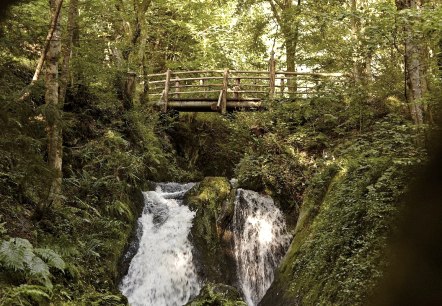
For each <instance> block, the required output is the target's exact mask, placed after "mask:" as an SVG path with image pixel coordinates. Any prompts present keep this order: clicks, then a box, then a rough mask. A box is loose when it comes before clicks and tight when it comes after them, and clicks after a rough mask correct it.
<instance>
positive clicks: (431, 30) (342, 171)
mask: <svg viewBox="0 0 442 306" xmlns="http://www.w3.org/2000/svg"><path fill="white" fill-rule="evenodd" d="M14 2H15V4H14V5H13V6H11V7H9V8H8V10H7V11H5V12H3V11H0V14H1V18H3V19H2V20H1V21H0V157H1V158H0V305H36V304H41V305H45V304H46V305H47V304H49V303H53V304H57V305H58V304H65V305H80V304H85V305H125V304H126V300H125V298H124V297H123V296H122V295H121V294H120V293H119V291H118V282H119V280H120V277H121V273H124V265H122V264H121V259H122V257H123V255H124V253H125V250H126V248H127V246H128V242H129V241H130V239H131V236H132V235H133V232H134V227H135V223H136V219H137V217H138V215H139V213H140V211H141V209H142V199H140V190H142V189H145V188H148V185H149V182H150V181H166V180H176V181H191V180H192V181H196V180H202V179H203V177H205V176H225V177H228V178H232V177H236V178H237V179H238V184H239V186H241V187H244V188H249V189H253V190H257V191H260V192H265V193H267V194H270V195H272V197H273V198H275V199H276V200H277V201H278V203H279V204H280V205H281V207H282V208H283V209H284V211H285V212H286V214H287V217H288V218H289V219H290V220H291V221H292V222H291V223H292V225H293V228H294V231H295V237H294V241H293V243H292V246H291V248H290V251H289V255H288V256H287V258H286V259H285V261H284V262H283V265H282V267H281V269H280V270H279V271H278V275H277V280H276V283H275V284H274V286H273V287H272V288H271V290H270V291H269V294H268V296H267V297H266V298H265V299H264V302H266V301H267V302H268V301H270V302H268V303H270V304H269V305H274V303H276V301H280V302H281V303H283V302H284V303H288V304H292V305H295V304H299V305H312V304H323V305H330V304H335V305H355V304H361V303H363V302H364V301H365V300H366V298H367V297H368V296H369V295H370V294H371V292H372V290H373V288H374V286H375V285H376V284H377V283H378V281H379V279H380V278H381V277H382V276H383V272H384V269H385V267H386V266H387V265H388V261H387V259H386V255H385V252H386V246H387V244H388V237H390V235H391V233H392V232H393V231H394V230H395V224H396V220H397V216H398V214H399V213H400V211H401V210H402V204H401V203H402V196H403V194H404V193H405V192H406V190H407V186H408V183H409V181H410V177H412V176H413V173H415V169H416V168H417V167H420V166H421V165H423V164H424V163H425V162H426V153H425V152H426V148H427V147H428V146H429V145H430V142H429V141H428V135H429V131H430V130H432V129H434V128H435V127H436V125H437V123H438V122H440V118H439V117H438V113H439V102H440V97H441V95H442V82H441V76H442V21H441V20H442V6H441V5H440V3H439V2H438V1H434V0H427V1H415V2H414V1H405V0H404V1H402V0H397V1H391V0H376V1H360V0H348V1H343V0H331V1H328V2H327V3H323V2H320V1H319V2H318V1H309V0H302V1H301V0H300V1H286V0H281V1H275V0H266V1H254V0H247V1H245V0H229V1H221V2H219V1H218V2H214V1H209V0H201V1H190V0H185V1H178V0H160V1H148V0H144V1H141V0H140V1H138V0H137V1H128V0H112V1H78V0H70V1H64V2H63V1H60V0H51V1H50V5H48V1H43V0H34V1H14ZM2 6H3V4H2ZM58 9H60V12H61V14H60V15H57V11H58ZM48 31H49V34H51V33H52V35H49V36H48ZM47 36H48V37H49V40H48V41H45V37H47ZM45 46H47V48H45ZM270 51H275V52H276V57H277V60H278V66H279V67H278V69H281V70H284V69H288V70H295V69H298V70H310V71H325V72H341V73H345V75H346V78H345V81H344V82H339V83H333V82H331V83H330V84H327V89H328V90H327V93H326V94H321V95H316V96H311V97H309V98H307V99H295V98H288V97H287V96H286V97H282V98H278V99H275V100H272V101H267V105H268V110H267V111H262V112H250V113H239V112H238V113H233V114H228V115H226V116H221V115H220V114H173V113H172V114H171V113H169V114H162V113H160V112H158V111H157V110H156V109H154V108H153V107H152V103H150V102H149V99H148V95H147V93H148V89H149V88H148V86H147V74H148V73H157V72H163V71H165V70H166V69H168V68H169V69H173V70H184V69H189V70H192V69H211V68H216V69H220V68H224V67H230V68H235V69H251V70H256V69H260V70H263V69H267V63H266V61H267V59H268V57H269V55H270ZM42 55H43V56H42ZM41 60H43V62H42V61H41ZM39 63H40V64H43V66H42V68H43V69H42V70H41V71H40V72H38V70H39V69H36V67H39V65H38V64H39ZM36 70H37V71H36ZM36 72H37V73H36ZM128 72H129V73H128ZM133 72H135V74H136V75H138V76H139V77H138V80H139V82H136V85H135V86H131V84H130V81H131V79H130V76H131V75H133ZM34 74H35V75H36V76H37V77H36V78H35V79H34V80H33V81H32V79H33V75H34ZM132 85H133V84H132ZM288 85H289V86H295V85H294V84H288ZM212 183H213V182H212ZM214 184H216V185H217V186H215V187H214V189H213V190H215V191H216V190H217V189H220V188H221V189H222V188H224V187H225V186H224V185H225V184H227V181H226V180H222V179H221V181H220V183H216V180H215V181H214ZM227 185H228V184H227ZM227 185H226V186H227ZM207 188H208V190H211V188H212V187H210V186H209V187H207ZM226 188H227V187H226ZM228 188H229V190H230V187H228ZM222 191H223V196H225V195H224V193H226V192H228V190H227V189H225V188H224V189H223V190H222ZM194 200H195V201H196V202H197V203H198V204H199V205H203V204H204V199H203V198H199V199H194ZM201 203H202V204H201ZM212 204H213V203H209V204H208V206H210V208H211V209H212V211H213V208H214V207H212V206H213V205H212ZM195 205H196V204H195ZM216 209H219V208H215V212H216ZM213 219H214V218H213V216H212V215H208V219H207V220H206V221H207V222H210V220H212V221H213ZM203 225H204V226H206V227H207V228H210V227H213V226H214V224H211V225H210V224H203ZM295 228H296V229H295ZM214 281H218V280H214ZM227 289H228V290H227ZM230 289H231V288H225V287H223V286H222V285H219V284H217V285H209V286H207V287H206V288H205V290H204V292H203V294H202V297H201V301H195V305H206V304H207V303H210V302H213V303H218V304H220V305H223V303H224V304H226V303H227V304H226V305H240V304H241V302H239V299H238V297H237V296H233V297H232V298H230V297H226V296H225V293H224V291H226V290H227V291H229V290H230ZM227 291H226V292H227ZM232 299H233V300H232ZM237 300H238V301H237ZM208 301H209V302H208ZM204 303H206V304H204ZM229 303H230V304H229ZM272 303H273V304H272Z"/></svg>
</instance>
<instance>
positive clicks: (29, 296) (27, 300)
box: [0, 285, 50, 306]
mask: <svg viewBox="0 0 442 306" xmlns="http://www.w3.org/2000/svg"><path fill="white" fill-rule="evenodd" d="M49 294H50V291H49V289H48V288H46V287H44V286H37V285H21V286H18V287H13V288H8V289H7V290H5V294H4V295H3V296H2V298H1V299H0V305H9V306H11V305H29V306H31V305H36V304H38V305H41V304H46V303H47V302H49V300H50V295H49Z"/></svg>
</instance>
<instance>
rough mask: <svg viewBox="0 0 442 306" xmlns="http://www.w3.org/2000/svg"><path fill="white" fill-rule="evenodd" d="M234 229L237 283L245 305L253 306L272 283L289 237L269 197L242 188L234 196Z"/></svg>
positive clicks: (280, 214)
mask: <svg viewBox="0 0 442 306" xmlns="http://www.w3.org/2000/svg"><path fill="white" fill-rule="evenodd" d="M233 228H234V231H233V232H234V241H235V257H236V261H237V266H238V278H239V282H240V285H241V289H242V291H243V294H244V297H245V298H246V302H247V304H248V305H249V306H254V305H257V304H258V302H259V301H260V300H261V299H262V297H263V296H264V294H265V292H266V291H267V289H268V288H269V287H270V285H271V283H272V282H273V277H274V275H273V273H274V270H275V268H276V267H277V266H278V264H279V262H280V260H281V259H282V257H283V256H284V254H285V252H286V251H287V248H288V245H289V243H290V235H289V234H287V231H286V225H285V220H284V217H283V215H282V213H281V211H280V210H279V209H278V208H277V207H276V206H275V205H274V202H273V200H272V199H271V198H270V197H266V196H262V195H260V194H259V193H256V192H254V191H249V190H243V189H238V190H237V193H236V200H235V212H234V216H233Z"/></svg>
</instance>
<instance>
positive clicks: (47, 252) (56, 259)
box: [34, 248, 66, 271]
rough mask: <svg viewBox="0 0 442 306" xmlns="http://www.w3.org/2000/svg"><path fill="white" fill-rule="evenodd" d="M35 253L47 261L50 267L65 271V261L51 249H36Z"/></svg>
mask: <svg viewBox="0 0 442 306" xmlns="http://www.w3.org/2000/svg"><path fill="white" fill-rule="evenodd" d="M34 253H35V254H37V255H38V256H40V257H41V258H43V259H44V260H45V262H46V263H47V264H48V266H49V267H52V268H56V269H58V270H62V271H63V270H64V269H65V268H66V264H65V262H64V261H63V259H62V258H61V257H60V255H58V254H57V253H55V252H54V251H53V250H51V249H40V248H38V249H35V250H34Z"/></svg>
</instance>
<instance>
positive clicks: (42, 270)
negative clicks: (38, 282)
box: [27, 256, 51, 278]
mask: <svg viewBox="0 0 442 306" xmlns="http://www.w3.org/2000/svg"><path fill="white" fill-rule="evenodd" d="M27 264H28V268H29V274H31V275H33V276H39V277H43V278H49V276H50V275H51V273H50V272H49V267H48V265H47V264H46V263H45V262H44V261H43V260H42V259H41V258H40V257H37V256H34V257H33V258H32V260H31V261H30V262H28V263H27Z"/></svg>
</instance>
